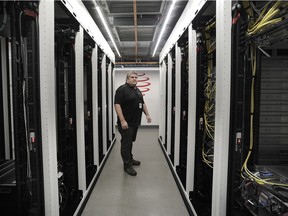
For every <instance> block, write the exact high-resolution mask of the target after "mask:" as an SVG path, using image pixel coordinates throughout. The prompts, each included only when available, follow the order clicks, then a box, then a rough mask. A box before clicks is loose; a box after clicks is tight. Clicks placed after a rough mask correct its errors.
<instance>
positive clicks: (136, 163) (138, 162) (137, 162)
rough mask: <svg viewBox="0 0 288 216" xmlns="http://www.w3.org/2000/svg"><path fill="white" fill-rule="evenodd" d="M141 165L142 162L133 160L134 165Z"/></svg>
mask: <svg viewBox="0 0 288 216" xmlns="http://www.w3.org/2000/svg"><path fill="white" fill-rule="evenodd" d="M140 164H141V162H140V161H138V160H134V159H132V165H135V166H139V165H140Z"/></svg>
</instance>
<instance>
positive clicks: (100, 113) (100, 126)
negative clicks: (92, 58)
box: [97, 49, 105, 164]
mask: <svg viewBox="0 0 288 216" xmlns="http://www.w3.org/2000/svg"><path fill="white" fill-rule="evenodd" d="M103 57H104V53H103V51H102V50H101V49H98V56H97V64H98V67H97V77H98V141H99V164H100V163H101V161H102V160H103V158H104V149H103V118H102V116H103V104H102V92H103V91H102V85H103V83H102V60H103ZM104 114H105V113H104Z"/></svg>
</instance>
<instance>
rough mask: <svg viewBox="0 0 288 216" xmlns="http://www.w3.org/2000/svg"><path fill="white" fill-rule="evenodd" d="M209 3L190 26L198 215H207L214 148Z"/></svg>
mask: <svg viewBox="0 0 288 216" xmlns="http://www.w3.org/2000/svg"><path fill="white" fill-rule="evenodd" d="M215 10H216V9H215V3H212V2H209V3H207V4H205V6H204V7H203V8H202V9H201V11H200V12H199V13H198V15H197V16H196V17H195V19H194V20H193V22H192V27H193V29H194V30H195V31H196V35H197V39H196V40H197V49H196V50H197V57H196V58H197V60H196V61H197V66H196V68H197V75H196V76H197V84H196V85H197V90H196V92H197V93H196V94H197V97H196V103H197V105H196V122H195V124H196V137H195V139H196V142H195V147H196V149H195V177H194V178H195V179H194V182H195V184H194V191H193V193H192V194H191V195H190V196H191V197H190V199H191V202H192V204H193V206H194V207H195V209H196V211H197V213H198V214H199V215H211V206H212V184H213V160H214V144H215V135H214V131H215V103H217V101H216V100H215V96H216V76H217V75H216V69H215V65H216V45H215V43H216V20H215Z"/></svg>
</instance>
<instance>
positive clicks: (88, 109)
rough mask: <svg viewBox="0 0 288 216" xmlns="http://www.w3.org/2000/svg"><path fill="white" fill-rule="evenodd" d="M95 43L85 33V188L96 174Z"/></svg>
mask: <svg viewBox="0 0 288 216" xmlns="http://www.w3.org/2000/svg"><path fill="white" fill-rule="evenodd" d="M94 48H95V42H94V41H93V40H92V38H91V37H90V36H89V35H88V34H87V33H86V34H85V38H84V88H85V89H84V120H85V160H86V161H85V163H86V187H88V186H89V184H90V182H91V180H92V178H93V176H94V175H95V173H96V170H97V166H96V165H95V164H94V145H93V144H94V139H95V137H96V136H95V137H94V135H93V116H94V112H93V105H92V103H93V100H96V98H95V99H93V97H92V94H93V92H92V85H93V82H92V81H93V79H92V73H93V71H92V58H93V57H94V56H93V52H92V51H93V49H94Z"/></svg>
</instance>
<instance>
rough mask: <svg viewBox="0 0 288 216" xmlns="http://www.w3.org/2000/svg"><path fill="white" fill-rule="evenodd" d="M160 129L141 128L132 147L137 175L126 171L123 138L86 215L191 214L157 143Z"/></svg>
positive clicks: (92, 194)
mask: <svg viewBox="0 0 288 216" xmlns="http://www.w3.org/2000/svg"><path fill="white" fill-rule="evenodd" d="M157 139H158V127H140V128H139V131H138V136H137V140H136V142H135V144H134V147H133V155H134V158H135V159H137V160H140V161H141V165H140V166H135V170H136V171H137V176H130V175H128V174H127V173H126V172H124V170H123V164H122V160H121V156H120V135H119V132H118V131H117V132H116V143H115V144H114V147H113V149H112V151H111V153H110V156H109V158H108V160H107V162H106V164H105V166H104V168H103V170H102V173H101V174H100V176H99V179H98V181H97V183H96V185H95V187H94V189H93V191H92V193H91V196H90V198H89V200H88V202H87V204H86V206H85V208H84V210H83V213H82V215H83V216H134V215H135V216H162V215H163V216H164V215H165V216H175V215H181V216H185V215H189V213H188V211H187V209H186V206H185V203H184V201H183V199H182V197H181V194H180V192H179V190H178V188H177V185H176V183H175V180H174V178H173V175H172V173H171V171H170V169H169V166H168V164H167V161H166V159H165V156H164V154H163V152H162V150H161V146H160V145H159V143H158V140H157Z"/></svg>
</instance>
